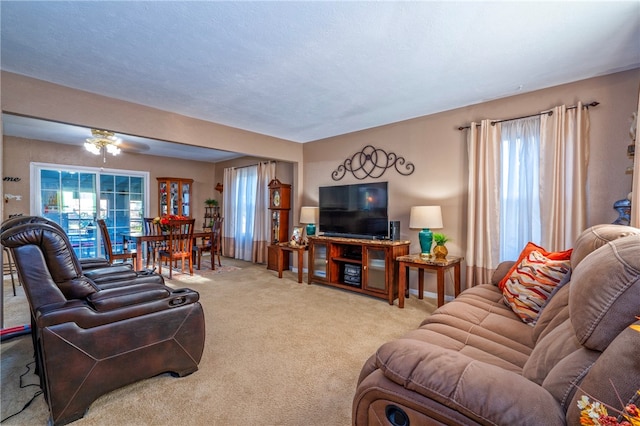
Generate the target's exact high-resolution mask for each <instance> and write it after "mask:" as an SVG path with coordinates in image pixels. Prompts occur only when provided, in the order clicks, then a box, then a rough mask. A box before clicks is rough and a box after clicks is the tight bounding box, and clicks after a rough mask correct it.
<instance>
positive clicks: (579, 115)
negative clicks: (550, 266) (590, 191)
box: [540, 102, 589, 251]
mask: <svg viewBox="0 0 640 426" xmlns="http://www.w3.org/2000/svg"><path fill="white" fill-rule="evenodd" d="M588 162H589V110H588V109H587V108H584V107H583V105H582V103H581V102H579V103H578V105H577V106H576V107H574V108H571V109H569V108H567V106H566V105H562V106H558V107H555V108H553V110H552V114H551V115H548V114H543V115H542V117H541V119H540V205H541V207H542V210H541V224H542V240H541V245H542V246H543V247H544V248H545V249H547V250H550V251H561V250H566V249H569V248H571V247H573V243H574V242H575V240H576V238H577V237H578V235H580V233H581V232H582V231H584V230H585V228H586V225H587V164H588Z"/></svg>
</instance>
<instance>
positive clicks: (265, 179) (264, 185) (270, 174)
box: [252, 162, 276, 263]
mask: <svg viewBox="0 0 640 426" xmlns="http://www.w3.org/2000/svg"><path fill="white" fill-rule="evenodd" d="M275 176H276V163H274V162H268V163H260V164H258V170H257V187H256V203H255V226H254V232H253V256H252V258H253V261H254V262H256V263H267V246H268V245H269V243H270V241H271V230H270V228H271V217H270V215H269V182H271V180H272V179H273V178H275Z"/></svg>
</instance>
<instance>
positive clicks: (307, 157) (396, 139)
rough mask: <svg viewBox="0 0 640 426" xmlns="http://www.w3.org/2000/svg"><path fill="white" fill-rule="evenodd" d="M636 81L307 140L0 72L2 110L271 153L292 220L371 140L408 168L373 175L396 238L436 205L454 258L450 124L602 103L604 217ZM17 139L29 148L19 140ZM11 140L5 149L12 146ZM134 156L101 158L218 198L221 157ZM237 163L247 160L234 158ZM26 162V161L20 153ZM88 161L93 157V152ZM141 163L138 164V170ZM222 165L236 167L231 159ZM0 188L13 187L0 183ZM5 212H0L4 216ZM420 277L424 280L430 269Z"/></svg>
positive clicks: (595, 213)
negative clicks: (192, 182) (385, 189)
mask: <svg viewBox="0 0 640 426" xmlns="http://www.w3.org/2000/svg"><path fill="white" fill-rule="evenodd" d="M639 82H640V69H635V70H631V71H626V72H622V73H617V74H611V75H608V76H604V77H598V78H593V79H589V80H584V81H580V82H576V83H571V84H566V85H562V86H558V87H554V88H550V89H545V90H540V91H537V92H533V93H528V94H523V95H519V96H514V97H510V98H506V99H500V100H496V101H491V102H486V103H483V104H479V105H474V106H469V107H465V108H459V109H456V110H452V111H447V112H443V113H439V114H433V115H429V116H425V117H419V118H416V119H412V120H408V121H403V122H399V123H395V124H390V125H387V126H382V127H377V128H374V129H369V130H364V131H361V132H355V133H351V134H347V135H343V136H338V137H334V138H329V139H325V140H321V141H315V142H310V143H307V144H297V143H293V142H289V141H285V140H282V139H277V138H272V137H268V136H263V135H258V134H255V133H251V132H246V131H243V130H239V129H232V128H229V127H226V126H221V125H217V124H214V123H208V122H204V121H201V120H195V119H192V118H189V117H184V116H180V115H177V114H172V113H168V112H165V111H159V110H156V109H153V108H148V107H144V106H140V105H135V104H131V103H128V102H123V101H118V100H115V99H111V98H106V97H102V96H98V95H94V94H91V93H87V92H81V91H78V90H74V89H69V88H64V87H61V86H57V85H54V84H50V83H46V82H42V81H38V80H34V79H30V78H28V77H22V76H18V75H15V74H11V73H6V72H3V73H2V81H1V84H2V109H3V111H5V112H13V113H18V114H24V115H29V116H34V117H40V118H45V119H50V120H57V121H62V122H67V123H71V124H76V125H81V126H87V127H98V128H106V129H110V130H114V131H118V132H122V133H128V134H132V135H137V136H145V137H151V138H158V139H163V140H169V141H176V142H181V143H186V144H191V145H199V146H205V147H212V148H216V149H226V150H229V151H234V152H240V153H243V154H246V155H248V156H252V157H254V158H256V159H264V158H270V159H276V160H279V161H280V162H279V169H278V177H279V178H280V179H281V180H282V181H283V182H286V183H292V184H293V185H294V187H293V188H294V191H293V193H294V196H293V198H294V199H293V204H294V208H293V210H292V216H293V218H292V221H293V223H297V217H298V215H299V207H300V206H301V205H317V198H318V187H319V186H324V185H337V184H346V183H356V182H359V181H357V180H356V179H354V178H353V177H345V178H344V179H342V180H341V181H339V182H336V181H333V180H332V179H331V172H332V171H333V170H335V169H336V168H337V167H338V166H339V165H340V164H342V162H343V161H344V160H345V159H346V158H349V157H351V156H352V155H353V154H354V153H356V152H358V151H360V150H362V148H363V147H364V146H366V145H369V144H370V145H373V146H374V147H376V148H381V149H384V150H386V151H387V152H393V153H395V154H397V155H398V156H401V157H404V158H405V159H406V160H407V161H410V162H413V163H414V164H415V166H416V170H415V172H414V173H413V174H412V175H411V176H406V177H405V176H401V175H399V174H398V173H397V172H396V171H395V170H393V169H390V170H388V171H387V172H386V173H385V174H384V175H383V176H382V177H381V178H380V179H378V180H381V181H382V180H386V181H388V182H389V187H390V194H391V195H390V209H389V214H390V219H392V220H400V221H401V234H402V238H404V239H409V240H411V241H412V251H413V252H415V251H417V250H418V242H417V231H416V230H409V229H408V222H409V210H410V207H411V206H412V205H419V204H440V205H442V208H443V214H444V226H445V228H444V229H443V232H445V233H447V234H448V235H449V236H450V237H451V238H452V241H451V242H450V243H448V244H447V246H448V247H449V251H450V253H451V254H452V255H464V252H465V238H466V235H465V224H464V223H465V216H466V188H467V154H466V146H465V138H466V133H465V132H461V131H458V130H457V127H458V126H460V125H466V124H468V123H469V122H470V121H472V120H476V121H477V120H480V119H483V118H495V119H500V118H512V117H517V116H521V115H528V114H531V113H534V112H537V111H541V110H545V109H548V108H550V107H552V106H555V105H558V104H562V103H565V104H569V105H573V104H575V103H576V102H577V101H583V102H590V101H594V100H595V101H598V102H600V106H598V107H596V108H593V109H591V148H590V149H591V161H590V164H589V177H588V179H589V184H588V185H589V188H588V193H589V203H588V221H589V224H597V223H604V222H612V221H613V220H614V219H615V218H616V217H617V214H616V212H615V211H614V210H613V209H612V207H611V206H612V204H613V202H614V201H616V200H618V199H621V198H623V197H625V196H626V195H627V193H628V192H629V191H630V189H631V176H630V175H628V174H625V169H626V168H627V167H628V166H629V165H630V164H631V163H630V160H629V159H628V158H627V156H626V154H625V153H626V147H627V145H628V144H629V136H628V130H629V125H630V121H629V118H630V116H631V113H632V112H634V111H635V110H636V109H637V96H638V83H639ZM22 143H26V144H27V145H26V146H20V144H22ZM34 143H35V142H34V141H31V142H29V141H26V142H25V141H12V140H11V138H7V140H6V141H5V145H6V147H5V152H4V153H3V165H4V167H5V170H4V171H3V173H4V174H3V176H11V174H12V173H14V171H8V170H6V167H8V166H9V165H10V164H25V163H24V162H22V161H20V162H18V161H14V159H17V158H21V157H24V156H26V155H27V154H26V153H25V152H24V149H25V148H26V147H27V146H30V148H29V149H28V152H29V154H28V155H29V158H40V154H38V153H37V151H38V149H37V146H36V145H29V144H34ZM12 144H13V147H10V145H12ZM34 146H35V147H36V148H34ZM38 146H39V145H38ZM65 149H69V148H65ZM11 150H13V151H11ZM76 153H77V152H76V151H74V153H71V152H69V153H68V154H67V155H66V154H63V151H62V148H58V145H56V149H55V150H54V152H51V151H49V153H48V154H47V153H46V151H45V152H44V153H43V154H42V156H43V157H46V158H45V159H41V160H29V161H42V162H53V161H52V160H51V159H50V157H51V156H52V155H53V156H54V157H56V158H60V159H64V163H65V164H75V163H73V162H71V161H70V159H73V158H74V155H75V154H76ZM83 155H84V154H83ZM126 157H128V156H122V157H121V158H122V160H118V161H123V162H124V161H129V160H130V159H132V158H134V157H135V156H131V157H128V158H129V160H125V158H126ZM84 158H85V157H80V156H79V155H78V156H76V158H75V160H74V161H79V162H80V163H79V164H85V165H86V164H87V163H86V162H84ZM140 158H141V160H139V161H138V163H137V164H135V162H134V164H135V166H133V165H132V166H125V165H123V166H122V167H120V166H118V167H116V164H119V163H115V162H113V163H112V162H111V159H109V160H108V166H109V167H114V168H125V169H127V168H130V169H133V170H141V169H144V170H152V173H153V175H152V180H155V179H154V177H155V176H158V175H162V174H164V175H166V174H171V175H176V176H178V177H181V176H180V174H182V175H184V176H187V177H190V176H194V177H195V178H196V180H198V181H200V182H202V184H199V185H197V186H196V187H195V194H196V195H195V196H196V199H202V200H204V199H205V198H207V197H209V196H213V197H214V198H218V197H219V194H218V193H217V192H215V193H214V191H213V188H212V186H214V185H215V183H217V182H218V181H220V182H221V181H222V178H221V177H222V175H221V173H222V168H223V167H224V166H223V165H222V164H218V165H217V166H216V167H212V166H211V165H208V164H206V163H205V165H203V166H197V167H196V166H193V165H192V162H186V163H182V162H181V161H178V160H174V159H172V160H170V162H169V160H167V159H162V158H157V159H153V160H150V159H148V156H140ZM303 159H304V161H303ZM245 160H247V159H243V160H241V161H245ZM24 161H27V160H26V158H25V160H24ZM60 161H62V160H60ZM94 161H97V159H95V158H94ZM247 161H249V160H247ZM142 162H144V163H142ZM195 163H197V162H195ZM123 164H125V163H123ZM140 164H144V166H143V167H142V168H136V167H137V166H139V165H140ZM285 164H288V165H287V166H286V167H285V169H286V170H287V171H286V172H282V173H283V175H282V177H281V175H280V173H281V171H280V167H281V166H283V167H284V165H285ZM147 165H149V167H147ZM228 165H233V166H238V165H242V164H239V163H237V162H236V163H235V164H234V163H228V164H227V166H228ZM201 167H202V169H201ZM161 170H164V172H161ZM169 170H171V172H169ZM24 173H27V172H26V171H25V172H23V173H22V174H21V176H23V175H24ZM287 173H290V175H287ZM288 177H290V178H291V179H290V180H289V179H288ZM207 182H208V183H207ZM4 190H5V191H6V192H9V193H14V192H12V190H11V189H9V184H6V183H5V185H4ZM154 192H155V191H152V193H154ZM200 194H202V197H201V196H200ZM10 203H11V202H10ZM10 203H7V204H6V205H5V209H9V208H13V207H10V206H9V204H10ZM156 204H157V200H156V199H153V200H152V206H155V205H156ZM154 208H155V207H154ZM10 213H11V212H10V211H6V212H5V214H4V217H6V216H8V214H10ZM195 214H196V215H199V214H200V212H199V211H197V210H196V212H195ZM196 217H199V216H196ZM428 275H429V279H430V280H431V278H432V277H430V275H431V274H428ZM449 281H450V280H449ZM433 283H434V281H428V282H427V285H428V286H429V285H430V284H433ZM447 285H448V286H449V285H450V283H448V284H447ZM427 290H430V287H427ZM449 293H451V289H449Z"/></svg>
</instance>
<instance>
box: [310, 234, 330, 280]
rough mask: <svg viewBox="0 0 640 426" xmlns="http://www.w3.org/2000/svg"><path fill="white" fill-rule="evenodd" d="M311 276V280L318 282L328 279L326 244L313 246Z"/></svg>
mask: <svg viewBox="0 0 640 426" xmlns="http://www.w3.org/2000/svg"><path fill="white" fill-rule="evenodd" d="M311 261H312V262H313V275H312V278H314V279H319V280H327V279H329V262H328V259H327V244H322V243H320V244H318V243H314V244H313V249H312V259H311Z"/></svg>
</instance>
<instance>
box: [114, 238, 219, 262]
mask: <svg viewBox="0 0 640 426" xmlns="http://www.w3.org/2000/svg"><path fill="white" fill-rule="evenodd" d="M120 235H121V236H122V246H123V247H127V246H129V244H128V243H129V242H133V243H135V245H136V249H137V250H138V256H136V259H135V265H134V268H135V270H136V271H142V270H143V269H144V267H143V262H144V260H143V256H142V253H146V251H144V250H141V249H142V245H143V244H147V243H149V242H153V241H167V240H169V234H168V233H167V234H145V233H144V232H122V233H120ZM208 237H211V231H210V230H206V231H205V230H203V229H194V230H193V238H194V239H196V238H208ZM125 242H126V243H127V244H125Z"/></svg>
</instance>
